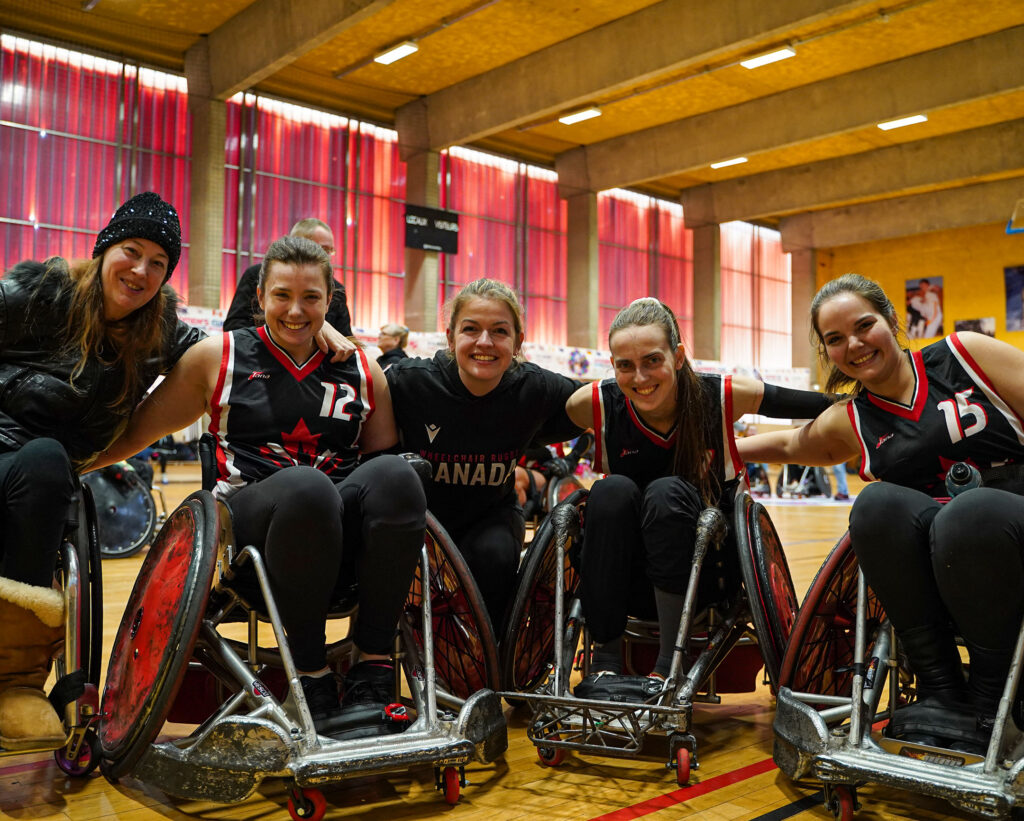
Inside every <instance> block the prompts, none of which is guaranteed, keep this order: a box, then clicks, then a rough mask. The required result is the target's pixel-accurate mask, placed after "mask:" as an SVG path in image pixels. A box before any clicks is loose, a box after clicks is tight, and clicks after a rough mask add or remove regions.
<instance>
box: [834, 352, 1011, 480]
mask: <svg viewBox="0 0 1024 821" xmlns="http://www.w3.org/2000/svg"><path fill="white" fill-rule="evenodd" d="M908 355H909V356H910V359H911V363H912V364H913V367H914V376H915V379H916V387H915V388H914V395H913V400H912V402H911V404H910V405H903V404H901V403H899V402H892V401H890V400H888V399H883V398H882V397H880V396H876V395H875V394H873V393H870V392H867V391H865V392H864V393H862V394H861V395H860V396H858V397H856V398H855V399H854V400H852V401H851V402H850V403H849V404H848V405H847V413H848V415H849V417H850V422H851V424H852V425H853V429H854V432H855V433H856V434H857V438H858V440H859V441H860V451H861V476H862V477H863V478H864V479H865V480H871V479H881V480H883V481H886V482H893V483H894V484H897V485H903V486H905V487H910V488H915V489H917V490H921V491H923V492H925V493H928V494H930V495H932V496H945V495H946V490H945V481H944V480H945V476H946V471H947V470H949V468H950V467H951V466H952V465H953V464H954V463H955V462H969V463H970V464H973V465H975V466H976V467H978V468H988V467H994V466H997V465H1002V464H1006V463H1010V462H1018V463H1019V462H1024V424H1022V422H1021V419H1020V417H1019V416H1017V414H1016V413H1015V412H1014V410H1013V408H1011V407H1010V406H1009V404H1007V402H1006V401H1005V400H1004V399H1003V398H1002V397H1001V396H1000V395H999V394H998V393H997V392H996V390H995V388H994V387H993V386H992V382H991V380H990V379H989V378H988V377H987V376H986V375H985V372H984V371H982V370H981V368H980V367H979V366H978V364H977V363H976V362H975V361H974V359H973V358H972V357H971V355H970V354H969V353H968V352H967V350H966V348H964V345H963V343H962V342H961V341H960V339H959V338H958V336H957V335H956V334H952V335H951V336H948V337H946V338H945V339H943V340H941V341H939V342H934V343H932V344H931V345H928V346H927V347H926V348H924V349H923V350H921V351H917V352H915V353H913V354H908Z"/></svg>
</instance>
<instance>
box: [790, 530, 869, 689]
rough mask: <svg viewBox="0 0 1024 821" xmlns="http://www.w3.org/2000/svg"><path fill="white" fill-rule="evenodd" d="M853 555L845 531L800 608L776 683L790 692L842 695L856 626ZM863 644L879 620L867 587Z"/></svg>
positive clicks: (849, 676)
mask: <svg viewBox="0 0 1024 821" xmlns="http://www.w3.org/2000/svg"><path fill="white" fill-rule="evenodd" d="M857 575H858V565H857V556H856V554H855V553H854V552H853V546H852V544H851V542H850V534H849V533H848V532H847V533H845V534H843V537H842V538H841V539H840V540H839V541H838V542H837V543H836V546H835V547H834V548H832V552H831V553H829V554H828V556H827V557H826V558H825V562H824V563H823V564H822V566H821V568H820V569H819V570H818V572H817V574H816V575H815V577H814V581H812V582H811V586H810V588H809V589H808V591H807V595H806V596H805V597H804V601H803V604H802V605H801V606H800V610H799V613H798V615H797V618H796V621H795V622H794V624H793V632H792V633H791V634H790V638H789V647H788V648H787V649H786V654H785V656H784V657H783V660H782V670H781V673H780V679H779V683H780V686H782V687H789V688H790V689H791V690H793V691H794V692H800V693H819V694H821V695H833V696H835V695H846V694H847V693H848V692H849V689H850V685H851V681H852V678H853V671H852V669H851V667H852V665H853V656H854V639H855V631H856V626H857ZM867 619H868V624H867V627H868V630H867V635H868V639H869V641H868V644H867V645H866V648H865V649H866V650H867V651H870V649H871V646H872V644H873V640H874V636H875V635H877V633H878V629H879V627H880V626H881V624H882V622H883V621H884V620H885V612H884V610H883V609H882V605H881V603H880V602H879V601H878V599H877V598H876V597H875V594H874V592H873V591H872V590H871V588H870V587H869V588H868V601H867Z"/></svg>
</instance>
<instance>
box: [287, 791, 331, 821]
mask: <svg viewBox="0 0 1024 821" xmlns="http://www.w3.org/2000/svg"><path fill="white" fill-rule="evenodd" d="M288 814H289V815H290V816H291V817H292V818H294V819H295V821H301V819H310V821H320V819H322V818H323V817H324V815H326V814H327V799H326V798H324V794H323V793H322V792H320V790H314V789H305V790H292V794H291V795H290V796H288Z"/></svg>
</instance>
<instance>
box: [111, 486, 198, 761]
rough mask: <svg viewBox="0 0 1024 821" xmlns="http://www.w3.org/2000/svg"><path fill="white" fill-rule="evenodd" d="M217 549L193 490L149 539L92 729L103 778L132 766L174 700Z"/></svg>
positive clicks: (155, 733) (192, 641) (113, 650)
mask: <svg viewBox="0 0 1024 821" xmlns="http://www.w3.org/2000/svg"><path fill="white" fill-rule="evenodd" d="M216 549H217V509H216V506H215V504H214V501H213V497H212V496H211V495H210V493H209V492H208V491H205V490H200V491H197V492H196V493H193V494H192V495H191V496H189V497H188V498H187V499H186V500H185V501H184V502H182V503H181V505H179V506H178V508H177V510H175V511H174V513H172V514H171V516H170V518H168V520H167V523H166V524H165V525H164V527H163V528H162V529H161V531H160V534H159V535H158V536H157V538H156V539H155V540H154V541H153V545H152V547H151V548H150V550H149V553H148V554H147V556H146V560H145V561H144V562H143V565H142V568H141V570H140V571H139V576H138V578H137V579H136V582H135V586H134V588H133V589H132V593H131V596H130V597H129V599H128V604H127V606H126V608H125V614H124V617H123V618H122V619H121V624H120V627H119V628H118V631H117V636H116V637H115V639H114V645H113V648H112V650H111V654H110V664H109V667H108V670H107V683H106V688H105V690H104V691H103V706H102V711H103V713H104V718H103V720H102V721H101V722H100V728H99V739H100V748H101V750H102V753H103V759H104V760H103V762H102V765H103V773H104V775H106V776H107V777H108V778H110V779H116V778H119V777H120V776H123V775H127V774H128V773H129V772H131V769H132V767H133V766H134V765H135V763H136V761H138V759H139V757H140V756H141V755H142V754H143V753H144V752H145V750H146V748H147V747H148V746H149V744H150V742H152V740H153V739H154V738H155V737H156V735H157V733H158V732H159V731H160V727H161V726H162V725H163V723H164V720H165V719H166V717H167V714H168V712H169V711H170V709H171V705H172V704H173V703H174V698H175V695H176V694H177V691H178V688H179V687H180V686H181V682H182V680H183V679H184V675H185V669H186V667H187V666H188V660H189V659H190V658H191V656H192V648H193V646H194V645H195V642H196V637H197V636H198V634H199V627H200V624H201V620H202V614H203V611H204V609H205V606H206V601H207V598H208V597H209V593H210V586H211V583H212V581H213V571H214V565H215V562H216Z"/></svg>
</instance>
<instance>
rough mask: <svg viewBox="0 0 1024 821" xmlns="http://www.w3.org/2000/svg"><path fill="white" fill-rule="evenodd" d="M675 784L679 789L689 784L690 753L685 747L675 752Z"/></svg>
mask: <svg viewBox="0 0 1024 821" xmlns="http://www.w3.org/2000/svg"><path fill="white" fill-rule="evenodd" d="M676 783H677V784H678V785H679V786H680V787H686V786H688V785H689V783H690V751H689V750H688V749H686V747H680V748H679V749H678V750H676Z"/></svg>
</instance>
